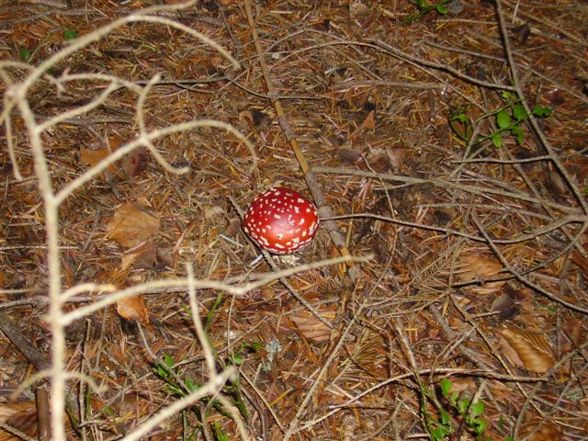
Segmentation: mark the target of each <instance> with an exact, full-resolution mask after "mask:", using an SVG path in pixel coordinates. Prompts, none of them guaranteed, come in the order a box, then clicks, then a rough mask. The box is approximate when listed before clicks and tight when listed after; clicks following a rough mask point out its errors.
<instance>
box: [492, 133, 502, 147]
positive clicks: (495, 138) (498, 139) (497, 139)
mask: <svg viewBox="0 0 588 441" xmlns="http://www.w3.org/2000/svg"><path fill="white" fill-rule="evenodd" d="M490 139H491V140H492V144H494V147H496V148H497V149H499V148H501V147H502V146H503V145H504V141H503V140H502V136H500V133H498V132H496V133H493V134H492V136H491V137H490Z"/></svg>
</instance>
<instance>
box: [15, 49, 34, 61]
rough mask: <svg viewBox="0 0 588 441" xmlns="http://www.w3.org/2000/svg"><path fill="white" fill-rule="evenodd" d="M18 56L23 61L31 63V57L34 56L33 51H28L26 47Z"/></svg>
mask: <svg viewBox="0 0 588 441" xmlns="http://www.w3.org/2000/svg"><path fill="white" fill-rule="evenodd" d="M18 56H19V57H20V59H21V60H22V61H26V62H29V61H30V59H31V57H32V56H33V51H32V50H30V49H27V48H26V47H23V48H21V49H20V50H19V51H18Z"/></svg>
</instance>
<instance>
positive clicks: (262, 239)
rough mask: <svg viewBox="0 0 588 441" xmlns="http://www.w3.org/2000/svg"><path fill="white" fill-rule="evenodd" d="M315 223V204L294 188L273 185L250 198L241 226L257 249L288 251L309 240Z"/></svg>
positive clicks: (281, 252) (316, 226) (317, 220)
mask: <svg viewBox="0 0 588 441" xmlns="http://www.w3.org/2000/svg"><path fill="white" fill-rule="evenodd" d="M318 222H319V219H318V210H317V208H316V205H314V204H313V203H312V202H310V201H309V200H308V199H305V198H304V197H303V196H302V195H301V194H299V193H298V192H296V191H294V190H290V189H289V188H283V187H276V188H272V189H270V190H267V191H266V192H264V193H262V194H261V195H259V196H257V197H256V198H255V199H254V200H253V202H252V203H251V205H250V206H249V208H248V209H247V211H246V212H245V217H244V218H243V229H244V230H245V232H246V233H247V235H248V236H249V237H250V238H251V239H252V240H253V241H254V242H255V243H256V244H257V245H258V246H259V247H260V248H262V249H264V250H267V251H269V252H270V253H273V254H290V253H293V252H294V251H297V250H299V249H300V248H302V247H305V246H306V245H308V244H309V243H310V242H311V241H312V239H313V238H314V236H315V235H316V230H317V228H318Z"/></svg>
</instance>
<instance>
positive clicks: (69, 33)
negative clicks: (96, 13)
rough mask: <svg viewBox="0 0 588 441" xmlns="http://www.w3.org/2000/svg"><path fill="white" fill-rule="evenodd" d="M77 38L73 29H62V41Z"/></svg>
mask: <svg viewBox="0 0 588 441" xmlns="http://www.w3.org/2000/svg"><path fill="white" fill-rule="evenodd" d="M76 38H78V33H77V32H76V31H75V30H73V29H64V30H63V39H64V40H75V39H76Z"/></svg>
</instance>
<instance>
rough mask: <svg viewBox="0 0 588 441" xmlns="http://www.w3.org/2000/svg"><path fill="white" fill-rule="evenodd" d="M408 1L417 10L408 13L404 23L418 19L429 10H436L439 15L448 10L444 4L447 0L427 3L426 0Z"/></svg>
mask: <svg viewBox="0 0 588 441" xmlns="http://www.w3.org/2000/svg"><path fill="white" fill-rule="evenodd" d="M409 3H411V4H413V5H414V6H415V7H416V8H417V9H418V12H415V13H414V14H409V15H408V16H407V17H406V18H405V19H404V20H403V23H404V24H411V23H414V22H415V21H418V20H420V19H421V18H423V17H424V16H425V15H427V14H428V13H429V12H431V11H436V12H437V13H438V14H440V15H445V14H447V12H448V9H447V6H446V4H447V3H449V0H440V1H439V2H437V3H429V2H428V0H409Z"/></svg>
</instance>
